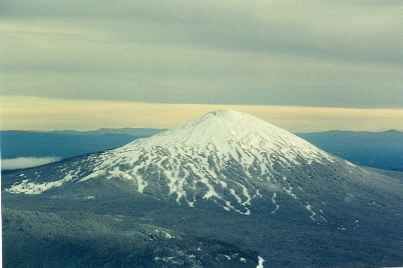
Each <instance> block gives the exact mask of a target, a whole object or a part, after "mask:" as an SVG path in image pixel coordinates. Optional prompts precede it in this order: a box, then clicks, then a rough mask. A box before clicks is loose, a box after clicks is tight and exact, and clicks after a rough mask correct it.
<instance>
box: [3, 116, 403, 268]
mask: <svg viewBox="0 0 403 268" xmlns="http://www.w3.org/2000/svg"><path fill="white" fill-rule="evenodd" d="M393 176H395V178H393V177H391V176H386V175H381V174H380V173H379V172H377V171H374V170H370V169H367V168H363V167H359V166H355V165H353V164H352V163H350V162H347V161H345V160H343V159H340V158H337V157H334V156H332V155H330V154H328V153H326V152H324V151H322V150H320V149H318V148H317V147H315V146H313V145H312V144H310V143H308V142H306V141H304V140H303V139H301V138H298V137H297V136H295V135H293V134H291V133H289V132H287V131H286V130H283V129H281V128H278V127H275V126H273V125H271V124H269V123H267V122H265V121H263V120H260V119H258V118H256V117H253V116H250V115H247V114H244V113H239V112H235V111H232V110H220V111H215V112H210V113H208V114H206V115H205V116H203V117H201V118H199V119H196V120H194V121H191V122H189V123H187V124H184V125H182V126H178V127H176V128H174V129H171V130H167V131H165V132H162V133H159V134H157V135H155V136H152V137H150V138H145V139H138V140H135V141H133V142H131V143H129V144H127V145H125V146H122V147H120V148H117V149H114V150H109V151H105V152H100V153H94V154H89V155H85V156H79V157H75V158H71V159H67V160H63V161H60V162H56V163H52V164H49V165H44V166H41V167H36V168H32V169H26V170H21V171H16V172H14V173H10V174H8V175H6V176H4V178H2V185H3V192H2V195H3V197H2V199H3V204H6V206H8V207H9V208H11V209H17V210H18V211H20V210H23V211H25V210H29V211H31V210H32V211H37V210H39V211H45V212H47V213H48V212H49V213H54V212H55V213H60V212H64V211H73V212H71V213H73V214H74V215H76V214H77V213H78V216H77V215H76V216H77V217H80V213H81V211H88V212H90V213H96V214H97V213H100V214H102V215H112V216H111V217H112V218H113V219H114V218H115V216H114V215H115V214H119V215H120V214H122V215H126V216H127V217H129V218H130V219H131V220H134V219H135V220H136V221H140V222H141V223H147V224H152V225H156V226H162V227H164V228H168V229H171V230H174V231H180V232H184V233H185V234H191V235H197V236H199V237H203V238H214V239H218V240H220V241H224V242H226V243H230V244H232V245H235V246H238V247H240V248H245V249H248V250H252V251H254V252H257V254H258V255H259V256H261V258H263V259H264V260H266V261H267V262H268V263H270V264H271V265H272V266H273V267H287V266H289V267H302V266H306V267H307V266H309V267H315V266H316V267H324V266H326V267H335V266H337V267H351V266H357V267H366V266H390V265H397V264H399V265H401V264H403V259H402V258H401V256H400V254H396V252H400V250H399V249H401V248H402V246H403V242H402V239H401V237H402V233H403V232H402V230H403V229H402V228H401V222H402V221H403V218H402V215H403V213H402V211H403V180H400V179H398V176H400V173H399V174H395V173H394V174H393ZM19 213H23V214H24V215H25V214H26V212H18V213H17V215H19ZM30 215H31V214H30ZM35 215H37V214H35V213H32V215H31V216H30V218H29V224H31V222H33V223H34V224H35V222H36V219H35V218H34V217H36V216H35ZM91 217H92V216H91ZM108 217H109V216H108ZM31 218H33V220H31ZM12 219H13V221H14V220H15V222H16V223H18V221H19V220H18V219H19V217H18V216H16V217H14V218H12ZM66 222H68V221H66ZM96 222H97V220H95V222H94V223H93V224H94V226H96V224H97V223H96ZM29 224H27V226H28V225H29ZM12 226H13V228H14V229H13V230H14V231H13V232H14V233H13V232H12V235H20V234H19V233H18V232H19V231H18V230H20V229H19V225H18V224H17V225H15V224H14V225H12ZM58 226H59V225H58ZM119 228H121V229H122V232H123V233H124V235H127V234H128V233H127V231H126V229H125V228H126V227H119ZM71 229H72V232H76V226H72V227H71ZM119 230H120V229H119ZM113 232H115V231H113ZM120 232H121V231H119V232H116V235H117V236H119V235H120ZM15 233H16V234H15ZM40 237H42V236H40ZM74 237H75V236H74ZM41 239H42V238H40V239H39V240H41ZM142 239H143V238H142ZM7 241H12V238H10V240H7ZM268 241H269V243H268ZM24 243H29V241H28V242H24ZM363 244H365V247H363ZM225 248H228V247H227V246H225ZM159 250H161V249H159ZM346 252H347V253H346ZM226 255H228V254H226ZM258 255H253V256H255V257H254V258H255V259H256V256H258ZM156 256H159V255H158V254H157V255H156ZM228 256H229V255H228ZM234 256H235V255H234ZM231 258H232V257H231ZM234 258H235V257H234ZM259 258H260V257H259ZM263 259H262V260H263ZM259 260H260V259H259ZM154 261H155V260H154ZM237 261H239V258H238V259H237ZM254 262H256V264H257V263H258V262H257V260H254ZM242 263H243V262H242ZM195 267H198V266H195Z"/></svg>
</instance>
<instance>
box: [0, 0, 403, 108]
mask: <svg viewBox="0 0 403 268" xmlns="http://www.w3.org/2000/svg"><path fill="white" fill-rule="evenodd" d="M0 14H1V23H0V35H1V36H0V38H1V40H2V46H3V48H4V49H3V51H7V53H2V55H1V62H2V66H1V67H2V68H1V72H2V73H1V76H2V77H1V79H2V81H3V89H2V94H3V95H28V96H42V97H51V98H63V99H96V100H124V101H137V102H160V103H161V102H164V103H205V104H251V105H254V104H259V105H298V106H333V107H368V108H373V107H376V108H379V107H383V108H387V107H399V108H403V89H402V85H403V49H402V46H403V35H402V34H401V33H402V32H403V2H402V1H297V0H286V1H252V2H250V1H183V0H176V1H175V0H168V1H147V2H140V3H138V2H137V1H133V2H132V1H106V0H103V1H102V0H101V1H100V0H97V1H51V0H33V1H23V0H13V1H9V0H6V1H2V2H1V4H0Z"/></svg>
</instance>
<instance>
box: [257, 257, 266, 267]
mask: <svg viewBox="0 0 403 268" xmlns="http://www.w3.org/2000/svg"><path fill="white" fill-rule="evenodd" d="M257 258H258V264H257V266H256V268H263V263H264V262H265V260H264V259H263V258H262V257H260V256H258V257H257Z"/></svg>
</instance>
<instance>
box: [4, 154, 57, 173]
mask: <svg viewBox="0 0 403 268" xmlns="http://www.w3.org/2000/svg"><path fill="white" fill-rule="evenodd" d="M60 160H61V157H42V158H38V157H18V158H13V159H1V170H12V169H21V168H29V167H36V166H41V165H45V164H49V163H53V162H56V161H60Z"/></svg>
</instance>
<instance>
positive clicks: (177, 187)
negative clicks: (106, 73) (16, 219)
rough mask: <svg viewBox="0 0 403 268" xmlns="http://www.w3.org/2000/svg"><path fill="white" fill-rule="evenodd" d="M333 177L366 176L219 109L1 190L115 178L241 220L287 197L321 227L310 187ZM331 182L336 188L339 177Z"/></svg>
mask: <svg viewBox="0 0 403 268" xmlns="http://www.w3.org/2000/svg"><path fill="white" fill-rule="evenodd" d="M329 168H331V169H333V170H329ZM335 170H337V174H343V173H344V174H347V175H348V176H351V174H350V173H354V174H356V175H357V174H358V176H360V177H363V176H364V175H368V174H365V173H368V172H367V171H364V170H362V169H360V168H356V167H355V166H354V165H352V164H351V163H348V162H346V161H342V160H340V159H337V158H336V157H333V156H331V155H329V154H327V153H326V152H324V151H322V150H320V149H318V148H317V147H315V146H313V145H312V144H310V143H308V142H306V141H304V140H303V139H301V138H298V137H297V136H295V135H293V134H291V133H290V132H287V131H286V130H283V129H281V128H278V127H275V126H273V125H271V124H269V123H267V122H265V121H263V120H260V119H258V118H256V117H253V116H250V115H248V114H244V113H239V112H235V111H233V110H220V111H214V112H210V113H208V114H206V115H205V116H203V117H201V118H199V119H197V120H194V121H191V122H189V123H187V124H184V125H182V126H179V127H176V128H174V129H171V130H168V131H165V132H163V133H160V134H158V135H155V136H153V137H150V138H146V139H139V140H136V141H134V142H132V143H129V144H127V145H125V146H123V147H120V148H117V149H115V150H110V151H106V152H104V153H101V154H93V155H89V156H86V157H83V158H79V160H78V161H76V162H72V163H71V162H67V163H61V164H60V165H58V166H57V168H56V170H53V172H52V174H51V175H50V174H48V175H46V176H47V177H46V180H45V179H44V176H43V175H42V174H41V172H35V174H21V175H20V177H21V181H19V182H16V183H15V184H14V185H12V186H11V187H10V188H8V189H7V191H8V192H9V193H25V194H41V193H43V192H45V191H49V190H50V189H53V188H58V187H61V186H63V185H66V184H68V183H76V184H85V183H88V182H89V181H91V180H105V179H120V180H126V181H129V182H131V183H132V184H133V189H134V190H137V191H138V192H140V193H143V194H146V195H150V196H153V197H156V198H160V199H174V200H175V201H176V202H177V203H179V204H187V205H189V206H191V207H192V206H195V205H198V203H201V202H203V201H210V202H214V203H215V204H216V205H218V206H220V207H222V208H223V209H225V210H227V211H234V212H238V213H241V214H245V215H249V214H250V213H251V209H253V203H254V202H255V201H262V200H270V202H271V205H272V206H271V211H270V212H271V213H276V212H277V210H279V209H281V208H280V205H279V203H278V202H277V201H276V200H277V198H278V197H279V196H280V195H281V196H282V197H283V198H284V196H288V198H289V199H290V198H291V199H293V200H294V202H296V204H298V206H300V207H301V208H302V209H304V210H305V211H306V213H307V216H308V217H310V218H311V219H312V220H320V221H327V219H326V216H325V212H324V211H326V210H327V208H326V203H325V201H324V200H322V198H321V193H316V194H314V193H315V192H317V191H318V188H317V186H312V182H311V181H312V180H316V182H315V183H316V185H318V184H320V185H322V187H323V190H324V191H328V190H329V186H330V187H333V186H334V185H332V183H329V182H327V184H328V185H327V186H326V185H325V183H326V182H325V180H328V179H330V180H331V178H332V176H335V175H334V173H335ZM322 173H329V174H327V175H324V176H322V175H321V174H322ZM49 175H50V176H49ZM337 176H338V177H339V180H338V183H342V182H343V180H344V177H345V175H342V176H340V175H337ZM339 190H340V189H339ZM341 194H342V196H341V198H342V199H344V198H347V196H349V193H348V191H347V190H345V191H344V192H343V193H341ZM350 195H352V194H350ZM83 198H97V197H96V196H91V197H83ZM339 198H340V197H339Z"/></svg>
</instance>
